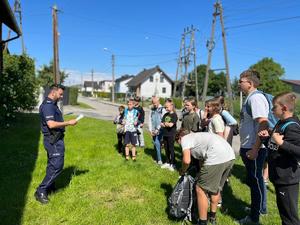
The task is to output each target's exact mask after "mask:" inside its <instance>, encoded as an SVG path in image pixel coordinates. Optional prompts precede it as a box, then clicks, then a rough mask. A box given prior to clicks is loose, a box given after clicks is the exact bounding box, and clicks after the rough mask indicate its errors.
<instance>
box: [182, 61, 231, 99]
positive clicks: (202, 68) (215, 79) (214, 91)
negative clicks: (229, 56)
mask: <svg viewBox="0 0 300 225" xmlns="http://www.w3.org/2000/svg"><path fill="white" fill-rule="evenodd" d="M205 73H206V65H204V64H201V65H198V66H197V77H198V90H199V95H200V96H201V95H202V92H203V86H204V78H205ZM188 76H189V80H192V82H191V85H190V86H188V87H187V94H188V95H190V96H195V85H194V84H195V79H194V71H192V72H190V73H189V75H188ZM225 92H226V77H225V74H224V73H223V72H220V73H218V74H217V73H215V72H214V71H213V70H210V71H209V79H208V88H207V95H210V96H215V95H223V94H224V93H225Z"/></svg>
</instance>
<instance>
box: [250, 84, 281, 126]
mask: <svg viewBox="0 0 300 225" xmlns="http://www.w3.org/2000/svg"><path fill="white" fill-rule="evenodd" d="M256 93H261V94H263V95H264V96H265V98H266V99H267V101H268V104H269V114H268V124H269V127H270V128H274V127H275V125H276V123H277V122H278V119H277V118H276V117H275V116H274V114H273V112H272V108H273V102H272V101H273V98H274V96H273V95H271V94H268V93H264V92H263V91H258V90H256V91H254V92H253V93H252V94H251V96H252V95H254V94H256ZM246 112H247V114H248V115H250V116H251V117H252V109H251V106H250V104H249V103H248V101H247V102H246Z"/></svg>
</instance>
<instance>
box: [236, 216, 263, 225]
mask: <svg viewBox="0 0 300 225" xmlns="http://www.w3.org/2000/svg"><path fill="white" fill-rule="evenodd" d="M238 223H239V224H240V225H247V224H249V225H255V224H259V222H254V221H253V220H252V219H251V217H250V216H246V217H245V218H243V219H241V220H239V221H238Z"/></svg>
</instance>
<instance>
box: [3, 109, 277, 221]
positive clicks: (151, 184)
mask: <svg viewBox="0 0 300 225" xmlns="http://www.w3.org/2000/svg"><path fill="white" fill-rule="evenodd" d="M68 118H70V117H68ZM0 143H1V162H0V183H1V185H0V218H1V219H0V224H4V225H17V224H28V225H35V224H38V225H41V224H42V225H43V224H47V225H50V224H53V225H57V224H71V225H76V224H78V225H91V224H93V225H94V224H95V225H96V224H97V225H98V224H100V225H102V224H103V225H110V224H118V225H119V224H124V225H125V224H128V225H132V224H136V225H142V224H143V225H144V224H158V225H163V224H181V223H180V221H176V220H172V219H170V218H168V214H167V211H166V209H167V198H168V196H169V195H170V193H171V191H172V188H173V186H174V184H175V183H176V181H177V179H178V174H177V172H170V171H168V170H163V169H160V168H159V167H158V166H156V164H154V162H153V156H154V151H153V150H152V144H151V141H150V137H149V136H148V135H146V145H147V147H146V148H145V149H144V150H139V151H138V157H137V162H132V161H129V162H126V161H125V160H124V158H123V157H121V156H120V155H119V154H118V153H117V150H116V149H115V146H116V135H115V127H114V126H113V125H112V123H111V122H108V121H101V120H96V119H90V118H84V119H83V120H81V121H80V122H79V124H78V125H77V126H76V127H68V128H67V132H66V136H65V143H66V155H65V167H64V170H63V173H62V174H61V176H60V177H59V179H58V180H57V182H56V186H57V187H58V188H59V189H58V191H57V192H56V193H54V194H52V195H50V196H49V198H50V203H49V204H48V205H41V204H40V203H38V202H37V201H36V200H35V199H34V197H33V194H34V192H35V189H36V187H37V186H38V185H39V183H40V182H41V180H42V179H43V177H44V175H45V167H46V161H47V158H46V152H45V150H44V147H43V144H42V136H41V135H40V130H39V118H38V115H36V114H21V115H19V117H18V120H17V121H16V122H15V123H14V124H12V125H11V128H10V129H8V130H1V135H0ZM176 149H177V154H176V156H177V158H178V159H179V158H180V150H179V148H178V147H177V148H176ZM178 161H179V160H178ZM178 165H179V164H178ZM244 175H245V169H244V167H243V165H242V163H241V160H237V161H236V164H235V167H234V169H233V174H232V177H231V178H230V181H231V185H230V187H227V188H226V189H225V190H224V194H223V201H224V205H225V207H226V208H228V212H227V213H226V214H222V213H220V212H218V224H224V225H229V224H234V222H233V221H234V220H235V219H238V218H241V217H244V216H245V215H246V214H245V213H244V212H243V207H245V206H248V205H249V198H250V194H249V189H248V188H247V187H246V185H245V176H244ZM268 210H269V214H268V215H267V216H264V217H262V219H261V223H262V224H266V225H276V224H278V225H279V224H280V219H279V215H278V211H277V208H276V203H275V196H274V188H273V187H272V186H271V185H270V187H269V191H268Z"/></svg>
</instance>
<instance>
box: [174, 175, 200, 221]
mask: <svg viewBox="0 0 300 225" xmlns="http://www.w3.org/2000/svg"><path fill="white" fill-rule="evenodd" d="M194 183H195V179H194V178H193V177H192V176H191V175H187V174H185V175H182V176H181V177H180V178H179V180H178V181H177V184H176V185H175V187H174V189H173V191H172V194H171V196H170V197H169V199H168V203H169V214H170V216H172V217H174V218H177V219H182V218H183V219H184V221H186V220H189V221H192V219H193V218H192V214H193V213H192V211H193V210H192V207H193V202H194V201H195V197H194V196H195V191H194Z"/></svg>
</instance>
